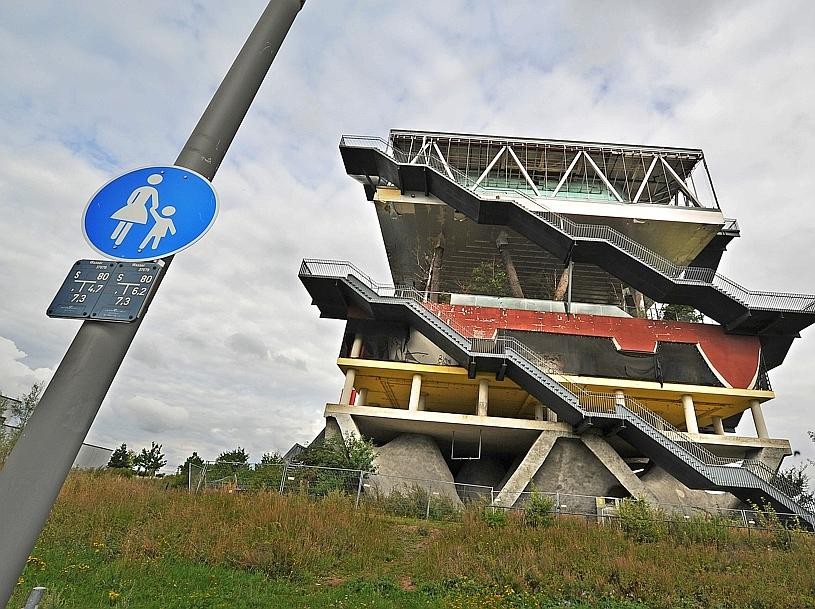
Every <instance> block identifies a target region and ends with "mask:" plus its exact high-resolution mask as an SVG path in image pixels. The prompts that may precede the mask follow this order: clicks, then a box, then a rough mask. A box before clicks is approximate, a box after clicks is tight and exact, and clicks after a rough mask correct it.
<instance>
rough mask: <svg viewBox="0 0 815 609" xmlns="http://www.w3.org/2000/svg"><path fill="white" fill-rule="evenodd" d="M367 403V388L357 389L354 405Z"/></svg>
mask: <svg viewBox="0 0 815 609" xmlns="http://www.w3.org/2000/svg"><path fill="white" fill-rule="evenodd" d="M367 403H368V389H367V388H366V387H363V388H362V389H360V390H359V391H357V399H356V401H355V402H354V406H365V405H366V404H367Z"/></svg>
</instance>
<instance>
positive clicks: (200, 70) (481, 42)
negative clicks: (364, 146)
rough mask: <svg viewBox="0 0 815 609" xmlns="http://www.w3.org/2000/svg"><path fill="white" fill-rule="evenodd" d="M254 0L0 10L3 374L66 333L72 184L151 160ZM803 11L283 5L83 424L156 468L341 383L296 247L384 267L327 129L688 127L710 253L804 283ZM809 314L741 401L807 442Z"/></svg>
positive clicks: (778, 281)
mask: <svg viewBox="0 0 815 609" xmlns="http://www.w3.org/2000/svg"><path fill="white" fill-rule="evenodd" d="M264 5H265V2H264V0H251V1H249V0H247V1H246V2H243V3H239V4H236V5H234V6H232V5H230V7H229V8H225V7H224V5H222V4H219V3H203V4H202V3H196V4H195V5H189V6H187V5H185V4H183V3H182V4H179V3H175V4H168V3H166V2H155V1H154V2H142V3H139V4H138V6H137V5H135V4H132V5H131V4H121V3H116V4H111V3H108V2H102V1H96V2H85V3H72V4H70V5H69V4H66V3H61V2H56V1H51V2H45V3H36V4H32V3H6V4H4V5H2V6H0V79H2V82H3V83H4V86H3V87H2V88H0V116H2V117H3V124H4V125H3V138H2V140H0V213H1V214H2V216H1V217H2V224H0V226H2V235H3V247H2V248H0V269H2V279H3V286H4V297H3V298H2V299H0V337H5V339H4V341H5V342H3V341H2V340H0V373H2V374H4V375H6V376H0V387H2V388H3V390H4V391H6V392H8V391H10V390H13V391H20V390H21V389H24V388H25V387H23V385H24V384H25V383H27V382H28V379H31V378H35V377H36V375H35V374H34V371H36V370H38V369H49V368H53V367H55V366H56V364H57V363H58V361H59V359H60V357H61V355H62V353H63V352H64V350H65V349H66V347H67V345H68V343H69V342H70V340H71V337H72V335H73V333H74V332H75V331H76V328H77V325H78V324H77V323H75V322H71V321H64V320H49V319H47V318H46V317H45V316H44V311H45V308H46V307H47V305H48V303H49V302H50V300H51V298H52V297H53V295H54V293H55V292H56V290H57V287H58V286H59V284H60V282H61V281H62V279H63V278H64V276H65V274H66V273H67V270H68V267H69V266H70V264H71V263H72V262H73V260H75V259H78V258H83V257H89V256H92V252H91V251H90V250H89V249H88V247H87V246H86V245H85V244H84V242H83V239H82V236H81V232H80V230H79V218H80V213H81V210H82V208H83V206H84V203H85V201H86V199H87V198H88V197H89V196H90V195H91V194H92V193H93V192H94V191H95V190H96V188H97V187H98V186H99V185H100V184H102V183H103V182H105V181H106V179H108V178H109V177H111V176H113V175H115V174H116V173H117V172H120V171H122V170H124V169H129V168H132V167H137V166H143V165H147V164H151V163H167V162H171V161H172V160H173V159H174V158H175V156H176V154H177V152H178V151H179V150H180V148H181V146H182V144H183V142H184V141H185V140H186V137H187V135H188V133H189V131H190V130H191V129H192V127H193V125H194V123H195V121H196V120H197V117H198V115H199V114H200V112H201V111H202V109H203V108H204V107H205V105H206V103H207V102H208V100H209V97H210V95H211V94H212V92H213V91H214V88H215V87H216V86H217V83H218V82H219V80H220V78H221V77H222V75H223V74H224V73H225V72H226V69H227V68H228V66H229V64H230V62H231V61H232V59H233V58H234V56H235V54H236V52H237V50H238V48H239V46H240V44H241V41H242V40H243V39H244V37H245V36H246V34H247V33H248V31H249V30H250V28H251V27H252V25H253V24H254V21H255V20H256V18H257V16H258V15H259V14H260V12H261V10H262V8H263V6H264ZM814 10H815V8H813V5H812V4H811V3H808V2H804V1H799V2H788V3H784V4H778V5H777V6H774V7H773V10H772V11H767V10H766V6H765V5H763V4H760V3H755V2H738V3H736V2H730V3H715V4H710V3H702V2H696V3H684V4H677V3H675V2H668V1H663V2H651V3H648V4H647V5H644V4H643V3H641V2H636V3H634V2H619V3H615V4H614V6H613V7H611V6H610V5H608V3H604V2H587V3H571V2H551V3H545V4H541V3H539V2H513V3H504V4H502V5H500V6H499V5H496V4H494V3H489V2H464V1H461V2H454V1H451V2H444V3H439V2H431V1H430V0H426V1H423V2H413V3H381V2H374V1H373V0H369V1H359V2H350V1H338V2H330V3H322V4H320V5H319V6H318V3H306V6H305V8H304V9H303V11H302V13H301V14H300V15H299V16H298V18H297V20H296V22H295V24H294V27H293V28H292V31H291V33H290V35H289V37H288V39H287V40H286V42H285V43H284V45H283V48H282V49H281V51H280V53H279V54H278V56H277V59H276V60H275V63H274V65H273V67H272V70H271V72H270V74H269V76H268V78H267V80H266V82H265V83H264V85H263V87H262V89H261V91H260V94H259V95H258V98H257V100H256V102H255V104H254V106H253V107H252V109H251V110H250V112H249V114H248V115H247V118H246V120H245V122H244V125H243V127H242V129H241V131H240V132H239V134H238V136H237V137H236V139H235V142H234V144H233V147H232V149H231V150H230V152H229V154H228V155H227V158H226V161H225V163H224V164H223V166H222V168H221V170H220V172H219V174H218V176H217V178H216V179H215V186H216V188H217V189H218V191H219V195H220V197H221V202H222V213H221V215H220V217H219V219H218V222H217V223H216V224H215V226H214V227H213V229H212V231H211V232H210V233H209V234H208V235H207V236H206V238H205V239H203V240H202V241H201V242H199V243H198V244H196V245H195V247H194V248H192V249H190V250H189V251H187V252H184V253H183V254H182V255H179V256H178V257H177V258H176V260H175V262H174V263H173V266H172V268H171V269H170V271H169V274H168V277H167V281H166V282H164V284H163V285H162V288H161V291H160V293H159V294H158V296H157V298H156V300H155V302H154V304H153V306H152V308H151V310H150V313H149V315H148V316H147V318H146V320H145V323H144V324H143V326H142V328H141V329H140V331H139V335H138V337H137V338H136V340H135V342H134V345H133V347H132V349H131V352H130V354H129V356H128V357H127V359H126V360H125V363H124V365H123V366H122V368H121V370H120V372H119V374H118V376H117V379H116V381H115V383H114V385H113V387H112V388H111V391H110V393H109V395H108V398H107V400H106V403H105V405H104V406H103V408H102V409H101V411H100V414H99V417H98V418H97V421H96V423H95V425H94V427H93V428H92V429H91V433H90V438H89V439H90V441H93V442H94V443H99V444H105V445H109V446H113V445H116V444H119V443H121V442H122V441H126V442H128V443H129V444H132V445H134V446H135V447H137V448H138V447H140V446H142V445H149V443H150V441H151V440H155V441H157V442H160V443H163V444H164V447H165V450H166V451H167V452H168V456H169V458H170V463H171V464H173V463H176V462H180V461H183V459H184V458H185V457H186V456H187V455H188V454H189V453H190V452H191V451H192V450H197V451H198V452H199V453H200V454H202V455H204V456H205V457H210V458H211V457H214V456H215V455H217V454H218V452H221V451H222V450H226V449H229V448H234V447H235V446H236V445H237V444H241V445H242V446H245V447H247V449H248V450H249V451H250V453H251V454H252V455H253V456H254V457H259V456H260V454H262V452H264V451H267V450H279V451H285V450H286V449H287V448H288V447H289V446H290V445H291V444H292V443H293V442H295V441H298V442H307V441H309V440H310V439H311V438H312V437H313V436H314V434H315V433H316V432H317V431H318V429H319V427H320V421H321V419H320V412H321V409H322V407H323V405H324V404H325V402H327V401H331V400H334V399H336V395H337V394H338V393H339V389H340V386H341V380H342V379H341V375H340V373H339V372H338V370H337V368H336V365H335V363H334V358H335V357H336V354H337V352H338V346H339V337H340V335H341V332H342V324H341V322H337V321H330V320H321V319H319V318H318V314H317V311H316V309H315V308H314V307H312V306H311V305H310V300H309V297H308V295H307V294H306V293H305V290H304V289H303V288H302V286H301V285H300V283H299V281H298V280H297V269H298V266H299V262H300V259H301V258H303V257H326V258H348V259H351V260H354V261H357V262H358V263H360V264H361V265H363V266H364V267H365V268H366V270H367V271H368V272H369V273H370V274H371V275H372V276H374V277H378V278H381V279H383V280H384V279H386V278H387V276H388V274H387V260H386V257H385V253H384V248H383V247H382V243H381V237H380V236H379V229H378V225H377V222H376V219H375V217H374V214H373V212H372V210H371V208H370V206H369V205H368V204H367V203H366V201H365V200H364V196H363V194H362V189H361V188H360V187H359V185H358V184H356V183H354V182H353V181H352V180H351V179H350V178H348V177H347V176H346V175H345V174H344V171H343V168H342V163H341V160H340V158H339V154H338V152H337V143H338V140H339V136H340V134H341V133H344V132H345V133H360V132H361V133H373V134H376V135H385V133H386V131H387V129H388V128H390V127H399V128H416V129H439V130H447V131H465V132H487V133H489V132H493V133H504V134H515V135H529V136H540V137H552V138H557V137H562V138H570V139H590V140H610V141H625V142H643V143H653V144H663V145H679V146H692V147H702V148H704V149H705V152H706V155H707V158H708V161H709V164H710V166H711V171H712V174H713V179H714V182H715V185H716V188H717V193H718V195H719V199H720V202H721V204H722V207H723V209H724V211H725V213H726V214H728V215H734V216H736V217H738V218H739V220H740V223H741V225H742V228H743V234H744V236H743V237H742V239H741V240H739V241H738V242H737V243H734V244H733V245H732V246H731V247H730V248H729V249H730V251H728V252H727V254H726V255H725V261H724V264H723V268H724V270H725V272H726V273H727V274H729V275H732V276H733V278H734V279H736V280H737V281H739V282H741V283H743V284H745V285H746V286H747V287H750V288H753V289H760V288H765V289H779V290H785V291H786V290H789V291H801V292H813V291H815V272H813V269H812V267H811V263H810V261H811V255H810V244H809V241H810V240H811V239H810V236H809V232H810V231H809V229H810V228H811V227H812V225H813V217H814V216H813V212H812V210H811V206H809V204H808V202H807V196H808V193H809V192H813V191H815V173H813V172H811V171H809V169H808V162H809V159H811V158H813V156H815V155H814V154H813V153H815V120H814V119H813V118H812V113H811V108H812V107H813V106H815V89H813V86H812V84H811V82H810V80H811V79H809V78H808V77H807V75H808V74H812V73H813V71H815V41H813V40H812V37H811V35H810V31H809V30H810V29H811V28H810V24H811V23H812V22H813V19H812V18H813V16H814V15H813V11H814ZM811 334H812V332H811V331H807V332H805V333H804V337H803V339H801V340H798V341H796V344H795V346H794V347H793V349H792V350H791V352H790V355H789V357H788V360H787V362H786V363H785V364H784V366H782V368H781V369H780V370H778V371H775V372H774V373H773V374H772V379H773V383H774V386H775V388H776V390H777V392H778V396H779V397H778V398H777V400H776V401H775V402H776V403H775V404H773V405H772V406H769V405H768V407H767V421H768V426H769V427H770V431H771V432H772V433H773V434H774V435H778V436H782V437H791V438H792V439H793V442H794V443H795V447H796V448H800V449H801V450H803V451H805V454H807V455H810V456H815V445H813V444H812V443H810V442H809V441H808V440H807V439H806V438H805V437H804V436H803V435H802V433H801V431H802V430H805V429H813V428H815V417H813V415H812V414H811V413H810V412H809V410H808V396H809V394H810V393H811V392H812V385H811V382H810V381H809V378H810V375H809V374H808V363H809V362H810V361H812V360H813V359H815V336H811ZM9 344H11V345H12V347H10V348H9V347H8V345H9ZM22 351H25V352H26V353H27V354H28V355H27V356H25V357H23V356H20V355H19V353H21V352H22ZM5 379H8V380H5ZM14 379H17V380H14ZM3 383H9V387H6V386H5V385H4V384H3ZM13 383H18V385H14V384H13ZM12 387H20V389H12ZM125 413H131V415H132V416H131V415H127V416H125ZM136 413H138V416H136ZM145 417H147V418H149V419H150V420H149V421H147V420H146V419H145ZM747 418H749V417H747ZM215 430H217V431H215Z"/></svg>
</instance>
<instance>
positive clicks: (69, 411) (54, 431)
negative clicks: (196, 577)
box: [0, 0, 303, 607]
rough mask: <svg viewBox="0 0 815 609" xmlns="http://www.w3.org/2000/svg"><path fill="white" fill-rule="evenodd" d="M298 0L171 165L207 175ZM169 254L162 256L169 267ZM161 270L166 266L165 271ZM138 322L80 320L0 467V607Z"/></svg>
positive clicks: (275, 18) (272, 11) (252, 40)
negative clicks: (0, 557) (73, 335)
mask: <svg viewBox="0 0 815 609" xmlns="http://www.w3.org/2000/svg"><path fill="white" fill-rule="evenodd" d="M302 5H303V0H272V1H271V2H269V5H268V6H267V7H266V9H265V10H264V11H263V14H262V15H261V16H260V19H259V20H258V22H257V24H256V25H255V27H254V29H253V30H252V33H251V34H250V35H249V37H248V38H247V40H246V42H245V43H244V45H243V48H242V49H241V50H240V52H239V53H238V56H237V57H236V58H235V61H234V62H233V64H232V66H231V67H230V68H229V71H228V72H227V74H226V76H225V77H224V80H223V82H222V83H221V85H220V86H219V87H218V90H217V91H216V92H215V95H214V96H213V98H212V101H210V103H209V105H208V106H207V109H206V110H205V111H204V113H203V115H202V116H201V118H200V120H199V121H198V124H197V125H196V126H195V129H193V132H192V135H190V138H189V139H188V140H187V143H186V144H185V145H184V148H183V149H182V151H181V154H179V155H178V158H177V159H176V162H175V164H176V165H178V166H181V167H186V168H187V169H191V170H193V171H197V172H198V173H200V174H201V175H203V176H204V177H206V178H207V179H210V180H211V179H212V178H213V177H214V176H215V173H216V171H217V170H218V167H219V165H220V164H221V161H223V158H224V155H225V154H226V151H227V149H228V148H229V145H230V144H231V143H232V139H233V138H234V137H235V133H236V132H237V130H238V127H239V126H240V124H241V121H242V120H243V117H244V116H245V115H246V112H247V110H248V109H249V106H250V105H251V103H252V100H253V99H254V97H255V94H256V93H257V91H258V89H259V88H260V84H261V83H262V82H263V79H264V77H265V76H266V73H267V72H268V70H269V67H270V66H271V64H272V61H273V60H274V57H275V55H276V54H277V50H278V49H279V48H280V45H281V44H282V42H283V39H284V38H285V37H286V34H287V33H288V31H289V28H290V27H291V25H292V23H293V22H294V18H295V17H296V16H297V13H298V12H299V11H300V8H301V7H302ZM171 260H172V257H168V258H166V259H165V264H167V265H169V263H170V261H171ZM165 274H166V271H165ZM139 325H140V320H137V321H135V322H133V323H128V324H117V323H103V322H95V321H86V322H84V323H83V324H82V327H81V328H80V329H79V332H78V333H77V335H76V337H75V338H74V340H73V342H72V343H71V346H70V347H69V348H68V351H67V352H66V354H65V356H64V357H63V359H62V362H61V363H60V365H59V367H58V368H57V371H56V372H55V373H54V378H53V379H52V380H51V382H50V383H49V385H48V388H47V389H46V391H45V393H44V394H43V396H42V399H40V403H39V405H38V406H37V408H36V409H35V411H34V414H33V415H32V416H31V418H30V419H29V421H28V423H27V425H26V426H25V428H24V429H23V432H22V434H21V435H20V438H19V439H18V440H17V443H16V445H15V447H14V450H12V452H11V454H10V455H9V456H8V459H7V460H6V463H5V466H4V467H3V469H2V470H0V514H2V517H1V518H0V556H2V557H3V560H0V607H5V606H6V604H7V603H8V600H9V598H10V597H11V595H12V593H13V592H14V587H15V585H16V584H17V578H18V577H19V575H20V573H21V572H22V571H23V568H24V566H25V562H26V559H27V558H28V555H29V553H30V552H31V550H32V548H33V547H34V544H35V542H36V541H37V537H38V536H39V534H40V531H42V528H43V526H44V525H45V521H46V520H47V518H48V514H49V512H50V511H51V506H52V505H53V504H54V501H56V498H57V495H58V494H59V491H60V488H61V487H62V484H63V482H65V478H66V476H67V475H68V471H69V470H70V468H71V464H72V463H73V461H74V459H75V458H76V455H77V453H78V452H79V448H80V446H81V445H82V442H83V441H84V439H85V436H86V435H87V433H88V429H90V426H91V424H92V423H93V420H94V418H95V417H96V413H97V412H98V410H99V407H100V405H101V404H102V400H104V398H105V395H106V394H107V392H108V389H109V388H110V385H111V383H112V382H113V379H114V377H115V376H116V372H117V371H118V369H119V366H120V365H121V363H122V360H123V359H124V357H125V354H126V353H127V350H128V348H129V347H130V344H131V342H132V341H133V338H134V337H135V335H136V332H137V331H138V329H139Z"/></svg>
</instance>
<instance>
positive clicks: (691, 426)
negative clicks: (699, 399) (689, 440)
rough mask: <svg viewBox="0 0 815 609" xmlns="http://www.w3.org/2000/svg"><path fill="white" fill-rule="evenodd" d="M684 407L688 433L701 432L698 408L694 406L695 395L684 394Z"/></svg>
mask: <svg viewBox="0 0 815 609" xmlns="http://www.w3.org/2000/svg"><path fill="white" fill-rule="evenodd" d="M682 407H683V408H684V409H685V426H686V427H687V428H688V433H699V423H698V422H697V421H696V409H695V408H694V407H693V396H690V395H688V394H687V393H686V394H685V395H683V396H682Z"/></svg>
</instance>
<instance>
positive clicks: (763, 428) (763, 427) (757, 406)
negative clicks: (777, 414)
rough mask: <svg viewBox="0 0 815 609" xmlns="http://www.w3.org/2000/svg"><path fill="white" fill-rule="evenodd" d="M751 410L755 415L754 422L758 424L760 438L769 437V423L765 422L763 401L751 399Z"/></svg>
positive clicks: (757, 432)
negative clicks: (762, 408) (762, 409)
mask: <svg viewBox="0 0 815 609" xmlns="http://www.w3.org/2000/svg"><path fill="white" fill-rule="evenodd" d="M750 412H751V413H752V415H753V423H755V425H756V434H757V435H758V437H759V438H769V437H770V434H769V433H768V432H767V423H765V422H764V413H763V412H762V411H761V402H759V401H758V400H750Z"/></svg>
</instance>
